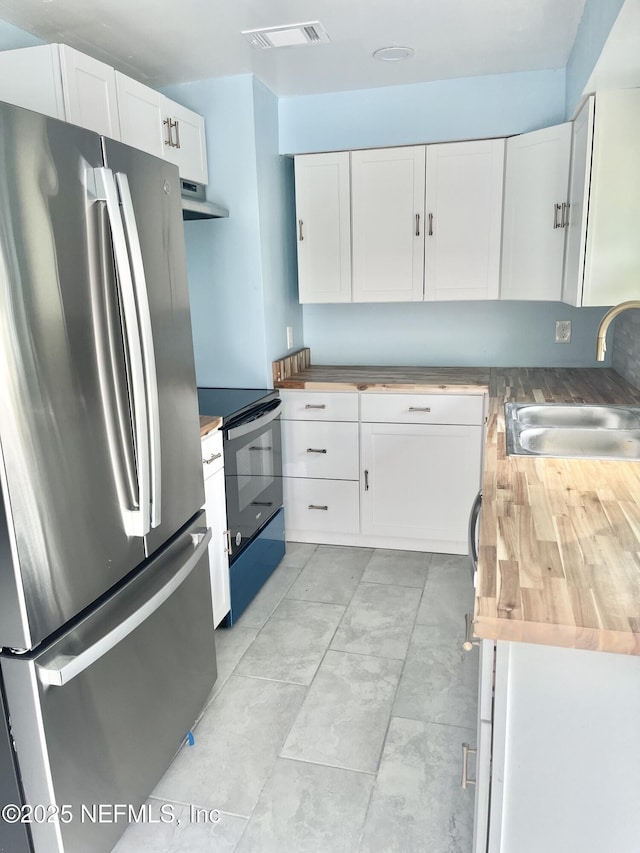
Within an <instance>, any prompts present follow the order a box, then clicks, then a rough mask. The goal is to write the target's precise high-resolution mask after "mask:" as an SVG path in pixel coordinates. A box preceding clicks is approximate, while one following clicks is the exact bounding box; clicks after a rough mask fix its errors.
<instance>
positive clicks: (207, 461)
mask: <svg viewBox="0 0 640 853" xmlns="http://www.w3.org/2000/svg"><path fill="white" fill-rule="evenodd" d="M221 456H222V453H212V454H211V456H210V457H209V458H208V459H203V460H202V461H203V463H204V464H205V465H211V463H212V462H214V461H215V460H216V459H220V457H221Z"/></svg>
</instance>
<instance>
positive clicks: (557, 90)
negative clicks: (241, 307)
mask: <svg viewBox="0 0 640 853" xmlns="http://www.w3.org/2000/svg"><path fill="white" fill-rule="evenodd" d="M564 104H565V90H564V71H545V72H536V73H530V74H524V73H520V74H504V75H496V76H492V77H481V78H468V79H461V80H447V81H444V82H438V83H425V84H420V85H415V86H402V87H395V88H393V89H373V90H367V91H362V92H342V93H339V94H333V95H313V96H308V97H295V98H283V99H281V101H280V150H281V151H288V152H302V151H320V150H331V149H334V148H353V147H363V146H384V145H395V144H400V145H402V144H411V143H418V142H436V141H442V140H448V139H464V138H474V137H482V136H502V135H509V134H516V133H523V132H525V131H528V130H532V129H535V128H539V127H544V126H548V125H552V124H557V123H559V122H562V121H563V120H564ZM303 313H304V342H305V345H306V346H309V347H310V348H311V359H312V361H313V362H315V363H318V364H320V363H326V364H341V363H342V364H345V363H349V364H422V365H429V364H433V365H447V364H451V365H487V364H495V365H509V364H511V365H519V366H543V365H557V366H579V365H592V364H595V362H594V359H593V348H594V343H593V342H594V340H595V327H596V325H597V322H598V320H599V318H600V317H601V316H602V314H603V310H600V309H575V308H570V307H568V306H566V305H562V304H560V303H538V302H497V301H496V302H443V303H432V302H426V303H405V304H378V305H375V304H372V305H361V304H359V305H305V306H304V311H303ZM567 319H570V320H571V321H572V325H573V338H572V343H571V344H563V345H559V344H555V343H554V342H553V339H554V332H555V321H556V320H567Z"/></svg>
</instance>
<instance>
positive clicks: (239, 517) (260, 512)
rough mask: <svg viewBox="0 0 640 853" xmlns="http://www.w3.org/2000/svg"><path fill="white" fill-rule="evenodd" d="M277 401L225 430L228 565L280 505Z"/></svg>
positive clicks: (253, 411) (278, 402)
mask: <svg viewBox="0 0 640 853" xmlns="http://www.w3.org/2000/svg"><path fill="white" fill-rule="evenodd" d="M281 405H282V402H281V401H280V400H271V401H269V402H268V403H265V404H264V405H263V406H261V407H257V408H256V409H253V410H252V411H251V412H249V413H246V414H245V415H244V416H242V417H240V418H238V419H237V420H235V421H230V422H229V423H228V424H225V427H224V474H225V486H226V491H227V523H228V525H229V530H230V534H231V535H230V539H231V542H230V545H231V549H230V555H229V562H230V563H233V561H234V560H235V559H236V558H237V557H238V555H239V554H240V553H241V552H242V551H243V550H244V548H245V547H246V546H247V545H248V544H249V542H250V541H251V539H252V538H253V537H254V536H255V535H256V533H257V532H258V531H259V530H260V529H261V528H262V527H263V526H264V525H265V524H266V522H267V521H269V519H270V518H271V517H272V516H273V515H274V514H275V513H276V512H277V511H278V509H279V508H280V507H281V506H282V440H281V436H280V407H281Z"/></svg>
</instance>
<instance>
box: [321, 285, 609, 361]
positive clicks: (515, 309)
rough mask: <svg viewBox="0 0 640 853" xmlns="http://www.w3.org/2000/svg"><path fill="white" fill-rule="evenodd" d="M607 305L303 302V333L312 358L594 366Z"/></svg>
mask: <svg viewBox="0 0 640 853" xmlns="http://www.w3.org/2000/svg"><path fill="white" fill-rule="evenodd" d="M604 310H605V309H604V308H571V307H570V306H568V305H564V304H562V303H560V302H519V303H515V302H481V301H480V302H473V303H470V302H466V303H463V302H419V303H393V304H386V305H363V304H353V305H305V311H304V334H305V344H306V345H307V346H309V347H311V360H312V362H313V363H314V364H374V365H375V364H391V365H407V364H413V365H433V366H443V365H445V366H446V365H451V366H454V367H455V366H462V367H468V366H486V365H495V366H509V365H511V366H513V367H550V366H552V367H587V366H588V367H595V366H596V361H595V358H594V355H595V341H596V329H597V326H598V323H599V321H600V319H601V318H602V315H603V314H604ZM556 320H571V321H572V337H571V343H570V344H556V343H555V342H554V336H555V322H556ZM609 361H610V359H609ZM609 361H608V362H607V363H609Z"/></svg>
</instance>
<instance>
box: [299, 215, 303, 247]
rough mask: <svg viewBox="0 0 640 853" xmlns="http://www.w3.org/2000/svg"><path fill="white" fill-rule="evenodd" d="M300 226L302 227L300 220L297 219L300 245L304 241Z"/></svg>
mask: <svg viewBox="0 0 640 853" xmlns="http://www.w3.org/2000/svg"><path fill="white" fill-rule="evenodd" d="M302 225H303V222H302V219H298V240H299V241H300V242H301V243H302V241H303V240H304V235H303V233H302Z"/></svg>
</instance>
